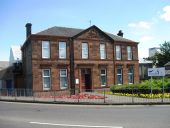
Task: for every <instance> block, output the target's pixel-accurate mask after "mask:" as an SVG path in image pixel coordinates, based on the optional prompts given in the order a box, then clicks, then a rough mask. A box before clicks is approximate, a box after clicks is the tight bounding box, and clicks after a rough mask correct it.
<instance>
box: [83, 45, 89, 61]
mask: <svg viewBox="0 0 170 128" xmlns="http://www.w3.org/2000/svg"><path fill="white" fill-rule="evenodd" d="M82 59H88V43H82Z"/></svg>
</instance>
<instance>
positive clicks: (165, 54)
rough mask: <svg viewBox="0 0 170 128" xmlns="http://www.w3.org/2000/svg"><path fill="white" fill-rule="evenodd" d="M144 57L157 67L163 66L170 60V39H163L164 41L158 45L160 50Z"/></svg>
mask: <svg viewBox="0 0 170 128" xmlns="http://www.w3.org/2000/svg"><path fill="white" fill-rule="evenodd" d="M145 59H146V60H150V61H152V62H153V64H154V65H156V66H158V67H163V66H164V65H165V64H166V63H168V62H169V61H170V41H169V42H166V41H165V43H163V44H161V45H160V52H157V53H156V54H155V55H154V56H152V57H148V58H145Z"/></svg>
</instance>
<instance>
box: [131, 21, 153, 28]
mask: <svg viewBox="0 0 170 128" xmlns="http://www.w3.org/2000/svg"><path fill="white" fill-rule="evenodd" d="M152 24H153V23H150V22H146V21H139V22H137V23H130V24H128V26H129V27H131V28H142V29H150V28H151V26H152Z"/></svg>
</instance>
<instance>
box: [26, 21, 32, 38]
mask: <svg viewBox="0 0 170 128" xmlns="http://www.w3.org/2000/svg"><path fill="white" fill-rule="evenodd" d="M31 26H32V24H31V23H27V24H26V25H25V27H26V38H28V37H29V36H30V35H31Z"/></svg>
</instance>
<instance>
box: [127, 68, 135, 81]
mask: <svg viewBox="0 0 170 128" xmlns="http://www.w3.org/2000/svg"><path fill="white" fill-rule="evenodd" d="M128 82H129V84H133V83H134V71H133V66H129V67H128Z"/></svg>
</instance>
